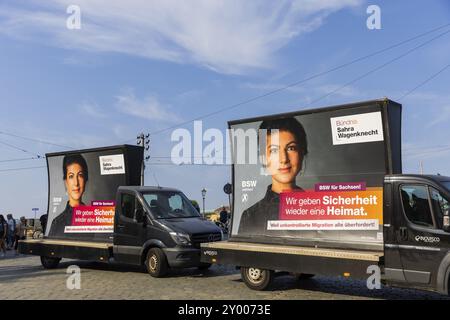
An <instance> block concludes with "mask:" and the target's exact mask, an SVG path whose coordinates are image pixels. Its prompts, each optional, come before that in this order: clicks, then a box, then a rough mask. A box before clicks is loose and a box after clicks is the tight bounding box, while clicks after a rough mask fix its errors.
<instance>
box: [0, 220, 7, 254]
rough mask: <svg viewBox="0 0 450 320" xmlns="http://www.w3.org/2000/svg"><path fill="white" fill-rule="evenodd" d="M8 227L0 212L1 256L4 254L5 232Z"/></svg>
mask: <svg viewBox="0 0 450 320" xmlns="http://www.w3.org/2000/svg"><path fill="white" fill-rule="evenodd" d="M7 229H8V223H7V222H6V220H5V217H4V216H3V215H2V214H0V250H2V251H3V252H2V255H1V256H2V257H4V256H5V255H6V232H7Z"/></svg>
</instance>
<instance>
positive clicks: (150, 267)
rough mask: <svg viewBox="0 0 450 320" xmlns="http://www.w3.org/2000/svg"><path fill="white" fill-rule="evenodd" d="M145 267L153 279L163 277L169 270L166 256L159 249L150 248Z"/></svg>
mask: <svg viewBox="0 0 450 320" xmlns="http://www.w3.org/2000/svg"><path fill="white" fill-rule="evenodd" d="M145 266H146V268H147V272H148V273H149V274H150V275H151V276H152V277H155V278H160V277H164V276H165V275H166V274H167V270H168V269H169V266H168V264H167V259H166V255H165V254H164V252H163V251H162V250H161V249H159V248H152V249H150V250H148V253H147V259H146V260H145Z"/></svg>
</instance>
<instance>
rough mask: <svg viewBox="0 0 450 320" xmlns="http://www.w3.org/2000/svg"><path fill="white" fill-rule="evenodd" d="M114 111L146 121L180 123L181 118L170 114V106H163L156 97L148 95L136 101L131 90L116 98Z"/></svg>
mask: <svg viewBox="0 0 450 320" xmlns="http://www.w3.org/2000/svg"><path fill="white" fill-rule="evenodd" d="M116 109H117V110H118V111H119V112H122V113H124V114H128V115H131V116H134V117H138V118H142V119H146V120H158V121H165V122H180V121H181V118H180V117H179V116H178V115H176V114H174V113H172V112H170V106H166V105H163V104H162V103H161V102H160V101H158V99H157V98H156V96H154V95H148V96H146V97H145V98H144V99H141V100H140V99H138V98H136V96H135V95H134V92H133V91H132V90H126V91H125V92H124V93H123V94H121V95H118V96H116Z"/></svg>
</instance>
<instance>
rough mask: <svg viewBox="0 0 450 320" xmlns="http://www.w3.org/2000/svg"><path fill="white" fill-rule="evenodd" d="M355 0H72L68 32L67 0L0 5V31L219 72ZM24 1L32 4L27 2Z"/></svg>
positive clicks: (267, 58)
mask: <svg viewBox="0 0 450 320" xmlns="http://www.w3.org/2000/svg"><path fill="white" fill-rule="evenodd" d="M361 1H362V0H296V1H288V0H283V1H272V0H264V1H242V0H216V1H211V0H197V1H179V0H165V1H156V0H151V1H150V0H147V1H144V0H130V1H120V2H119V1H115V2H112V1H107V0H96V1H92V0H78V1H77V5H79V6H80V8H81V27H82V29H81V30H68V29H67V28H66V27H65V26H66V18H67V17H68V14H66V8H67V6H68V5H70V4H72V2H73V1H71V0H49V1H46V2H45V4H42V3H41V2H38V1H37V0H33V1H29V2H26V3H27V6H25V5H20V4H22V3H25V2H22V1H18V2H17V3H19V4H17V3H16V4H14V5H12V4H9V5H0V18H1V19H0V32H2V33H4V34H8V35H10V36H14V37H19V38H21V39H28V40H33V41H41V42H44V43H46V44H50V45H54V46H58V47H63V48H69V49H82V50H87V51H94V52H99V51H100V52H116V53H125V54H130V55H135V56H141V57H144V58H150V59H159V60H166V61H173V62H178V63H193V64H197V65H201V66H203V67H207V68H210V69H212V70H215V71H217V72H221V73H236V74H239V73H244V72H246V71H247V70H249V69H252V68H270V67H272V66H273V65H274V63H275V54H276V53H277V52H278V51H279V50H280V49H282V48H283V47H284V46H286V45H287V44H288V43H289V41H291V40H292V39H293V38H295V37H298V36H299V35H302V34H305V33H308V32H311V31H313V30H315V29H317V28H318V27H320V26H321V25H322V24H323V23H324V20H325V18H326V17H327V16H328V15H330V14H331V13H333V12H336V11H338V10H340V9H343V8H347V7H355V6H357V5H359V4H360V3H361ZM30 3H31V5H30Z"/></svg>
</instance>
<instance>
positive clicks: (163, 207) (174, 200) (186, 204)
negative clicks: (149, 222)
mask: <svg viewBox="0 0 450 320" xmlns="http://www.w3.org/2000/svg"><path fill="white" fill-rule="evenodd" d="M142 196H143V197H144V199H145V201H146V202H147V204H148V206H149V207H150V210H151V212H152V214H153V215H154V216H155V217H156V218H157V219H171V218H193V217H200V214H199V213H198V211H197V210H196V209H195V208H194V206H193V205H192V204H191V202H190V201H189V200H188V199H187V198H186V196H184V195H183V194H182V193H181V192H167V191H155V192H146V193H143V194H142Z"/></svg>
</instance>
